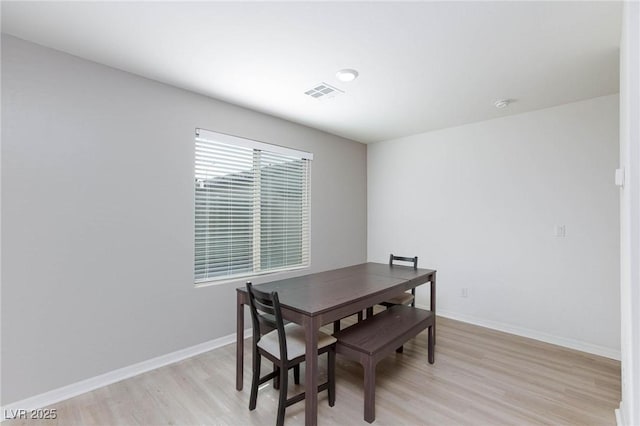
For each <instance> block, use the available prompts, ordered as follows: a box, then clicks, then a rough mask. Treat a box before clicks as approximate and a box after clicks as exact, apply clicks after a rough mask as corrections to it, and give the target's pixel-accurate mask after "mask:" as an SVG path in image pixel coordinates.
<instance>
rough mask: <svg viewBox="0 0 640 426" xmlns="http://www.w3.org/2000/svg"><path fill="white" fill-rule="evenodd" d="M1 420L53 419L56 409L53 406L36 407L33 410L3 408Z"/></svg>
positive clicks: (56, 413) (55, 416)
mask: <svg viewBox="0 0 640 426" xmlns="http://www.w3.org/2000/svg"><path fill="white" fill-rule="evenodd" d="M3 411H4V412H3V413H2V420H13V419H21V420H53V419H57V418H58V410H56V409H55V408H38V409H35V410H24V409H15V410H3Z"/></svg>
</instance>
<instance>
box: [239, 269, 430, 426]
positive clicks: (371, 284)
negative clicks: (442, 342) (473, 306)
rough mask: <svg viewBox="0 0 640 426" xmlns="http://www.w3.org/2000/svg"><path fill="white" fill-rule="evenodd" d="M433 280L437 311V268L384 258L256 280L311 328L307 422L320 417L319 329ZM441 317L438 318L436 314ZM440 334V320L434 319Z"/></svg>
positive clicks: (243, 299) (292, 317) (243, 292)
mask: <svg viewBox="0 0 640 426" xmlns="http://www.w3.org/2000/svg"><path fill="white" fill-rule="evenodd" d="M426 283H430V284H431V293H430V296H431V297H430V309H431V311H432V312H433V313H434V317H435V312H436V271H435V270H431V269H419V268H418V269H415V268H413V267H411V266H401V265H393V266H391V265H389V264H384V263H362V264H359V265H353V266H348V267H345V268H340V269H333V270H329V271H324V272H318V273H314V274H309V275H302V276H299V277H295V278H287V279H282V280H277V281H272V282H269V283H265V284H259V285H256V287H257V288H259V289H260V290H262V291H276V292H278V297H279V299H280V305H281V308H282V316H283V318H284V319H286V320H288V321H291V322H294V323H296V324H300V325H301V326H303V327H304V330H305V340H306V358H305V362H306V368H305V382H304V386H305V395H306V397H305V424H306V425H316V424H317V422H318V351H317V346H318V330H319V329H320V327H321V326H323V325H325V324H330V323H332V322H333V321H336V320H339V319H341V318H344V317H346V316H349V315H352V314H354V313H357V312H360V311H363V310H365V309H366V308H368V307H371V306H373V305H376V304H378V303H380V302H383V301H385V300H387V299H389V298H391V297H393V296H397V295H398V294H400V293H402V292H403V291H406V290H410V289H412V288H415V287H417V286H419V285H422V284H426ZM236 293H237V318H236V328H237V329H236V332H237V334H236V339H237V340H236V389H237V390H242V386H243V374H244V317H245V310H244V306H245V305H246V304H248V303H249V299H248V294H247V289H246V288H245V287H240V288H238V289H237V292H236ZM434 321H435V318H434ZM433 332H434V340H435V322H434V325H433Z"/></svg>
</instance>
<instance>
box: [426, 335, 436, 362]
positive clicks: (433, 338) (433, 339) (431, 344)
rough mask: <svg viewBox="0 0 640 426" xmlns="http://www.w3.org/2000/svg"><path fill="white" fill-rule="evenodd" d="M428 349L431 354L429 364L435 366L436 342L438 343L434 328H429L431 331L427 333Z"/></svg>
mask: <svg viewBox="0 0 640 426" xmlns="http://www.w3.org/2000/svg"><path fill="white" fill-rule="evenodd" d="M427 336H428V337H427V348H428V354H429V364H433V363H434V361H435V347H434V345H435V342H436V336H435V331H434V329H433V326H431V327H429V330H428V331H427Z"/></svg>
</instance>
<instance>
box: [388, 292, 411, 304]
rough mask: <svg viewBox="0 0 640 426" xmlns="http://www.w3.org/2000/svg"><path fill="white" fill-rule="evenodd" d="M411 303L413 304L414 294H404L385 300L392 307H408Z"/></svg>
mask: <svg viewBox="0 0 640 426" xmlns="http://www.w3.org/2000/svg"><path fill="white" fill-rule="evenodd" d="M411 302H413V294H411V293H402V294H401V295H399V296H395V297H392V298H391V299H387V300H385V303H390V304H392V305H408V304H409V303H411Z"/></svg>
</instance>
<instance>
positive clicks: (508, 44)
mask: <svg viewBox="0 0 640 426" xmlns="http://www.w3.org/2000/svg"><path fill="white" fill-rule="evenodd" d="M620 15H621V5H620V3H619V2H424V3H421V2H411V3H399V2H388V3H383V2H353V3H345V2H342V3H340V2H333V3H320V2H313V3H311V2H309V3H302V2H284V3H266V2H257V3H256V2H253V3H248V2H242V3H240V2H233V3H217V2H188V3H187V2H8V1H3V2H2V31H3V32H5V33H8V34H11V35H14V36H16V37H19V38H22V39H25V40H30V41H33V42H35V43H38V44H41V45H45V46H49V47H52V48H55V49H59V50H62V51H65V52H68V53H71V54H73V55H77V56H80V57H83V58H87V59H90V60H92V61H95V62H99V63H102V64H105V65H109V66H112V67H115V68H119V69H122V70H126V71H129V72H132V73H135V74H139V75H142V76H145V77H148V78H152V79H155V80H159V81H162V82H165V83H168V84H172V85H175V86H178V87H182V88H185V89H188V90H192V91H194V92H199V93H202V94H205V95H208V96H212V97H214V98H218V99H222V100H225V101H228V102H231V103H234V104H238V105H242V106H245V107H248V108H252V109H255V110H258V111H263V112H266V113H268V114H272V115H275V116H278V117H283V118H285V119H288V120H291V121H294V122H298V123H302V124H306V125H308V126H311V127H315V128H318V129H322V130H325V131H327V132H330V133H334V134H337V135H340V136H344V137H347V138H350V139H354V140H357V141H361V142H365V143H367V142H375V141H380V140H388V139H394V138H398V137H402V136H406V135H410V134H416V133H421V132H425V131H428V130H434V129H439V128H444V127H450V126H455V125H460V124H464V123H470V122H474V121H480V120H486V119H490V118H494V117H499V116H503V115H509V114H517V113H521V112H525V111H531V110H535V109H540V108H546V107H550V106H553V105H559V104H563V103H567V102H572V101H577V100H581V99H587V98H592V97H596V96H602V95H607V94H612V93H616V92H617V91H618V49H619V39H620V20H621V16H620ZM342 68H355V69H357V70H358V71H359V72H360V77H359V78H358V79H357V80H355V81H354V82H352V83H341V82H339V81H338V80H337V79H336V77H335V73H336V71H338V70H339V69H342ZM322 81H324V82H327V83H329V84H331V85H334V86H336V87H338V88H340V89H342V90H344V91H345V92H346V93H345V94H343V95H340V96H337V97H335V98H332V99H325V100H318V99H314V98H311V97H309V96H307V95H305V94H304V92H305V91H306V90H308V89H309V88H312V87H313V86H314V85H315V84H316V83H319V82H322ZM501 98H510V99H515V100H516V102H514V103H513V104H512V105H511V106H510V107H509V108H507V109H505V110H498V109H496V108H495V107H494V106H493V103H494V101H495V100H497V99H501Z"/></svg>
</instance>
